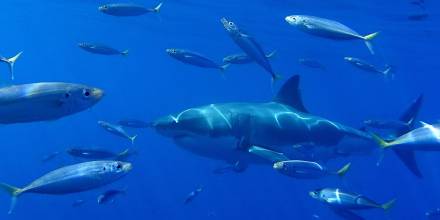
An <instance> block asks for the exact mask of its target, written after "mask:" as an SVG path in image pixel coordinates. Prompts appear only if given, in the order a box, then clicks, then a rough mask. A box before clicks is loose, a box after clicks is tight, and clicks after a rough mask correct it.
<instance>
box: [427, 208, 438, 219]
mask: <svg viewBox="0 0 440 220" xmlns="http://www.w3.org/2000/svg"><path fill="white" fill-rule="evenodd" d="M425 216H426V217H427V218H428V219H429V220H435V219H440V208H436V209H434V210H431V211H428V212H426V213H425Z"/></svg>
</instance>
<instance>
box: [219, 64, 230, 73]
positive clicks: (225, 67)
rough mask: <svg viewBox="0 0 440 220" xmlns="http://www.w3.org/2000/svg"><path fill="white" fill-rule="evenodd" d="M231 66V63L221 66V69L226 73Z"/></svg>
mask: <svg viewBox="0 0 440 220" xmlns="http://www.w3.org/2000/svg"><path fill="white" fill-rule="evenodd" d="M230 65H231V64H230V63H226V64H223V65H221V66H220V68H219V69H220V70H221V71H222V72H224V71H226V69H227V68H228V67H229V66H230Z"/></svg>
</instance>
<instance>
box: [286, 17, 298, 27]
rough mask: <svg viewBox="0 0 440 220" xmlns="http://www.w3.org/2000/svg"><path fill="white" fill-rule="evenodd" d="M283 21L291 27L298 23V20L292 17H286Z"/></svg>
mask: <svg viewBox="0 0 440 220" xmlns="http://www.w3.org/2000/svg"><path fill="white" fill-rule="evenodd" d="M284 20H285V21H286V22H287V23H289V24H291V25H296V24H297V22H298V19H297V18H296V16H294V15H290V16H287V17H285V18H284Z"/></svg>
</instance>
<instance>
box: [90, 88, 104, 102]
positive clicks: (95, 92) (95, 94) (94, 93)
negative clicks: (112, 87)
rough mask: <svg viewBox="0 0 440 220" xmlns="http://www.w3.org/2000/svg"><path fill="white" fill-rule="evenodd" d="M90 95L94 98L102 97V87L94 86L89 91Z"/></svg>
mask: <svg viewBox="0 0 440 220" xmlns="http://www.w3.org/2000/svg"><path fill="white" fill-rule="evenodd" d="M91 94H92V96H93V97H95V98H96V99H98V100H99V99H101V98H102V97H104V94H105V93H104V90H102V89H98V88H94V89H93V90H92V92H91Z"/></svg>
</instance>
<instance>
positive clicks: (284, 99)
mask: <svg viewBox="0 0 440 220" xmlns="http://www.w3.org/2000/svg"><path fill="white" fill-rule="evenodd" d="M273 101H274V102H278V103H281V104H285V105H288V106H291V107H293V108H295V109H296V110H298V111H301V112H306V113H307V112H308V111H307V110H306V108H305V107H304V105H303V102H302V98H301V91H300V89H299V75H295V76H292V77H291V78H290V79H288V80H287V82H285V83H284V85H283V86H282V87H281V89H280V91H278V94H277V95H276V96H275V98H274V99H273Z"/></svg>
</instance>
